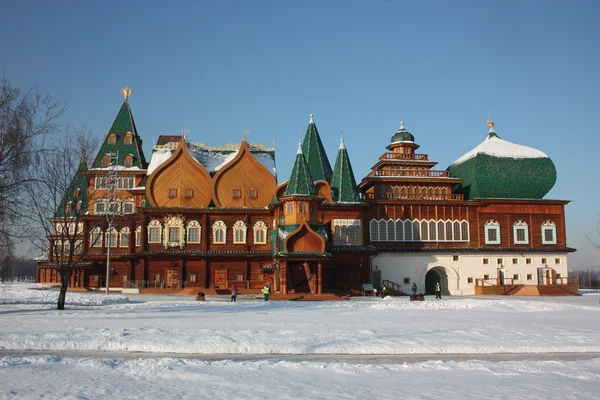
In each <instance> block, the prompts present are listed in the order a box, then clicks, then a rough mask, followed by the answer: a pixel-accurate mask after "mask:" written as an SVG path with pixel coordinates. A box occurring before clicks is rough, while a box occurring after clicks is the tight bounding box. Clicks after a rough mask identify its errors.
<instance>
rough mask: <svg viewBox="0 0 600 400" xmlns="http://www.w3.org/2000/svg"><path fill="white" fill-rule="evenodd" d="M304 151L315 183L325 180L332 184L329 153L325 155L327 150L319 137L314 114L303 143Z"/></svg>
mask: <svg viewBox="0 0 600 400" xmlns="http://www.w3.org/2000/svg"><path fill="white" fill-rule="evenodd" d="M302 151H303V153H304V155H305V158H306V164H307V165H308V169H309V170H310V175H311V176H312V178H313V179H314V180H315V181H318V180H324V181H327V182H331V175H332V173H331V164H329V159H328V158H327V153H325V148H324V147H323V142H321V137H320V136H319V131H318V130H317V126H316V125H315V122H314V120H313V116H312V114H311V115H310V121H309V123H308V128H307V129H306V135H305V136H304V142H303V143H302Z"/></svg>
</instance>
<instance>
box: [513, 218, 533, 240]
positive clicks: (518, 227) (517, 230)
mask: <svg viewBox="0 0 600 400" xmlns="http://www.w3.org/2000/svg"><path fill="white" fill-rule="evenodd" d="M519 236H522V238H519ZM513 242H514V244H529V225H528V224H527V222H524V221H522V220H518V221H517V222H515V223H514V224H513Z"/></svg>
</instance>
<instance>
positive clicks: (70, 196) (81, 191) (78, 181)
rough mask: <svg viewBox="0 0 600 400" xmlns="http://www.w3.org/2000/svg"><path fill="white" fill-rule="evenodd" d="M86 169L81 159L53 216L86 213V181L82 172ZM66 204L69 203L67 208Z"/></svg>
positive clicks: (61, 216) (71, 215)
mask: <svg viewBox="0 0 600 400" xmlns="http://www.w3.org/2000/svg"><path fill="white" fill-rule="evenodd" d="M86 170H87V166H86V165H85V160H83V159H82V160H81V162H80V163H79V168H77V172H75V175H74V176H73V179H72V180H71V183H70V184H69V187H68V188H67V190H66V192H65V193H64V194H63V198H62V200H61V202H60V204H59V206H58V210H56V213H55V214H54V217H56V218H64V217H75V216H77V215H80V216H81V215H85V214H86V212H87V208H88V200H89V198H88V196H89V195H88V181H87V178H86V177H85V175H84V174H83V173H84V172H85V171H86ZM67 204H68V205H69V208H67ZM78 204H79V206H78Z"/></svg>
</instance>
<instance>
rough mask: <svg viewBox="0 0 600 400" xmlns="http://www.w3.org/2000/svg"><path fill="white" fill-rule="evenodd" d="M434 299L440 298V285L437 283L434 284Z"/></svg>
mask: <svg viewBox="0 0 600 400" xmlns="http://www.w3.org/2000/svg"><path fill="white" fill-rule="evenodd" d="M435 298H436V299H441V298H442V285H440V283H439V282H437V283H436V284H435Z"/></svg>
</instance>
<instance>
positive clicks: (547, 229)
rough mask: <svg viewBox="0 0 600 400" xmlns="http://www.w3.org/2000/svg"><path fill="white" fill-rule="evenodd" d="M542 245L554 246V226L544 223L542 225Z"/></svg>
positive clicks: (547, 222) (552, 223)
mask: <svg viewBox="0 0 600 400" xmlns="http://www.w3.org/2000/svg"><path fill="white" fill-rule="evenodd" d="M542 244H556V225H555V224H554V222H551V221H546V222H544V223H543V224H542Z"/></svg>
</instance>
